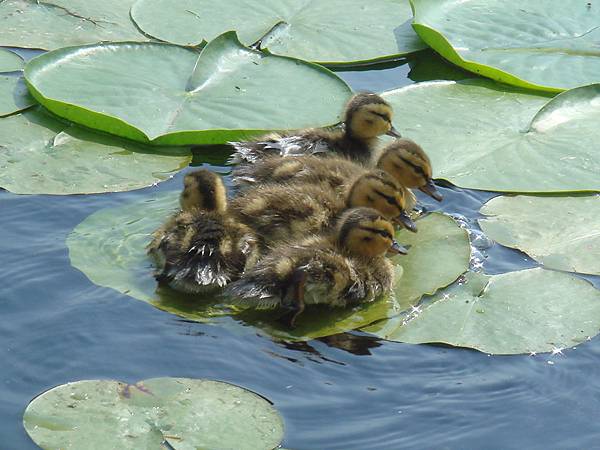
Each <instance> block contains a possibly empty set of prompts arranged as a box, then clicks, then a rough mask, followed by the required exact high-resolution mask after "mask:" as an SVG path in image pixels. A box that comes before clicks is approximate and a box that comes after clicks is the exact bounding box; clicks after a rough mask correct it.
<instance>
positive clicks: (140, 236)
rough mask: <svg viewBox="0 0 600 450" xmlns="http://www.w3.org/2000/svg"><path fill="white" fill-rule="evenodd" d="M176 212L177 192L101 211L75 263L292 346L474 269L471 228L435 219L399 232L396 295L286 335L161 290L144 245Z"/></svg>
mask: <svg viewBox="0 0 600 450" xmlns="http://www.w3.org/2000/svg"><path fill="white" fill-rule="evenodd" d="M177 208H178V193H177V192H172V193H168V194H166V195H162V196H158V197H157V198H155V199H152V200H143V201H140V202H137V203H130V204H127V205H124V206H119V207H116V208H106V209H103V210H100V211H98V212H95V213H94V214H92V215H90V216H89V217H88V218H86V219H85V220H84V221H83V222H82V223H80V224H79V225H78V226H77V227H76V228H75V229H74V230H73V232H72V233H71V234H70V235H69V237H68V238H67V247H68V248H69V256H70V258H71V264H72V265H73V266H74V267H76V268H77V269H79V270H81V271H82V272H83V273H84V274H86V276H87V277H88V278H89V279H90V280H91V281H92V282H94V283H95V284H97V285H100V286H105V287H109V288H112V289H115V290H117V291H119V292H122V293H124V294H127V295H129V296H131V297H133V298H136V299H138V300H142V301H145V302H148V303H150V304H152V305H154V306H156V307H157V308H159V309H162V310H165V311H169V312H172V313H174V314H177V315H179V316H182V317H185V318H188V319H191V320H197V321H203V322H204V321H208V320H211V319H213V318H215V317H219V316H223V315H225V314H235V315H236V317H237V318H239V319H242V320H244V321H246V322H249V323H251V324H253V325H256V326H257V327H259V328H261V329H263V330H264V331H266V332H267V333H269V334H271V335H273V336H277V337H280V338H285V339H293V340H308V339H314V338H316V337H321V336H328V335H331V334H336V333H340V332H343V331H348V330H352V329H355V328H359V327H362V326H365V325H367V324H370V323H372V322H374V321H376V320H379V319H382V318H385V317H390V316H393V315H396V314H398V313H399V312H400V311H402V310H404V309H406V308H409V307H410V306H411V305H413V304H415V303H416V302H418V300H419V299H420V298H421V296H422V295H424V294H432V293H434V292H435V291H436V290H437V289H439V288H441V287H444V286H447V285H448V284H450V283H452V282H453V281H454V280H455V279H456V278H458V277H459V276H460V274H462V273H463V272H464V271H465V270H467V268H468V265H469V255H470V247H469V240H468V237H467V234H466V232H465V230H463V229H461V228H459V227H458V225H457V224H456V223H455V222H454V221H453V220H452V219H451V218H450V217H448V216H445V215H442V214H431V215H429V216H427V217H425V218H423V219H421V220H419V232H418V233H417V234H414V233H409V232H407V231H401V232H400V233H399V235H398V239H400V240H401V241H402V242H403V243H406V244H411V245H412V246H413V247H412V248H411V250H410V253H409V255H407V256H404V257H397V258H395V259H394V262H396V263H399V264H402V266H400V267H399V269H398V270H399V272H398V273H399V276H398V279H399V283H398V285H397V288H396V292H395V297H393V298H389V299H382V300H381V301H378V302H375V303H372V304H369V305H365V306H362V307H358V308H355V309H346V310H345V309H335V310H331V309H326V308H318V307H317V308H312V309H311V310H309V309H307V311H305V312H304V313H303V314H302V315H301V316H300V317H299V319H298V322H297V325H298V326H297V327H296V329H294V330H287V329H283V328H281V327H279V326H277V322H276V320H275V318H276V316H277V313H274V314H270V313H268V312H265V311H259V312H256V311H252V310H247V311H241V312H240V311H236V310H232V309H231V308H230V307H229V306H228V304H227V299H226V298H222V297H217V298H215V296H212V297H209V298H203V299H201V298H198V297H194V296H188V295H184V294H180V293H177V292H174V291H170V290H168V289H162V290H158V291H157V284H156V281H155V280H154V277H153V276H152V272H153V268H152V263H151V261H150V259H149V258H148V256H147V255H146V245H147V244H148V243H149V242H150V239H151V237H150V235H151V233H152V232H153V231H154V230H155V229H156V228H158V227H159V226H160V224H162V223H163V222H164V221H165V220H166V219H167V217H168V216H169V215H170V214H172V213H173V212H174V211H176V210H177ZM402 267H403V268H404V270H402ZM403 271H404V273H405V275H404V276H402V272H403ZM270 319H273V320H270Z"/></svg>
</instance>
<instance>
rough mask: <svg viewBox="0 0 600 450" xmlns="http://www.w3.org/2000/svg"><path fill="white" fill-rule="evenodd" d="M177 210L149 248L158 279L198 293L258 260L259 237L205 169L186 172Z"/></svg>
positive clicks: (217, 285) (235, 275) (219, 284)
mask: <svg viewBox="0 0 600 450" xmlns="http://www.w3.org/2000/svg"><path fill="white" fill-rule="evenodd" d="M180 204H181V211H180V212H178V213H176V214H175V215H173V216H172V217H171V218H170V219H169V220H168V221H167V222H166V223H165V224H164V225H163V226H162V227H160V228H159V229H158V230H156V231H155V232H154V233H153V238H152V242H150V244H149V245H148V248H147V250H148V253H149V254H150V256H152V257H153V258H154V260H155V261H156V264H157V270H156V273H155V276H156V279H157V280H158V281H159V282H160V283H165V284H167V285H169V286H170V287H171V288H173V289H175V290H178V291H181V292H186V293H194V294H195V293H202V292H207V291H210V290H212V289H216V288H220V287H223V286H225V285H226V284H227V283H228V282H230V281H232V280H235V279H238V278H239V277H240V275H241V274H242V272H243V271H244V270H246V269H247V268H248V267H250V266H252V265H253V264H254V263H255V262H256V260H257V259H258V248H257V238H256V236H255V234H254V232H253V231H252V230H251V229H250V228H249V227H248V226H246V225H245V224H243V223H241V222H239V221H238V220H237V219H236V218H235V216H233V215H232V214H230V213H229V211H228V205H227V196H226V190H225V186H224V185H223V181H222V180H221V177H220V176H219V175H217V174H215V173H213V172H210V171H208V170H204V169H202V170H198V171H195V172H191V173H188V174H187V175H186V176H185V178H184V189H183V192H182V194H181V197H180Z"/></svg>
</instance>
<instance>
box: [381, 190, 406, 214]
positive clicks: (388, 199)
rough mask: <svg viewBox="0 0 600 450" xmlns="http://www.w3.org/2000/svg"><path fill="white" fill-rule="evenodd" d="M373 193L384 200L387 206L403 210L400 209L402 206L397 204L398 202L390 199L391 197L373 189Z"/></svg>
mask: <svg viewBox="0 0 600 450" xmlns="http://www.w3.org/2000/svg"><path fill="white" fill-rule="evenodd" d="M375 193H376V194H377V195H379V196H380V197H382V198H384V199H385V201H386V202H388V204H390V205H392V206H395V207H396V208H398V209H399V210H400V211H402V210H403V209H404V208H403V207H402V205H401V204H400V203H398V200H397V199H396V197H392V196H391V195H386V194H384V193H383V192H381V191H379V190H377V189H375Z"/></svg>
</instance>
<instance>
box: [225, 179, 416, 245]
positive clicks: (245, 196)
mask: <svg viewBox="0 0 600 450" xmlns="http://www.w3.org/2000/svg"><path fill="white" fill-rule="evenodd" d="M404 204H405V198H404V191H403V190H402V189H401V187H400V186H399V185H398V183H396V181H395V180H394V179H393V178H392V177H391V176H389V175H388V174H387V173H385V172H383V171H380V170H371V171H365V173H363V174H362V175H361V176H359V177H358V178H355V180H354V182H353V183H352V184H351V185H349V186H347V187H346V188H345V190H344V194H343V195H340V193H339V192H336V191H335V190H333V189H331V188H330V186H329V185H328V184H326V183H317V182H315V183H283V184H265V185H259V186H257V187H256V188H254V189H250V190H247V191H245V192H243V193H242V194H240V195H239V196H238V197H236V198H235V199H233V200H232V201H231V204H230V208H229V210H230V211H231V212H232V214H235V215H236V217H237V218H238V219H239V221H240V222H242V223H244V224H246V225H248V226H249V227H250V228H251V229H252V230H254V231H255V232H256V234H257V236H259V237H260V239H261V247H262V248H266V247H269V246H271V245H273V244H274V243H277V242H279V241H285V240H289V239H293V238H300V237H302V236H306V235H307V234H310V233H319V232H321V231H323V230H325V229H328V228H330V227H332V226H333V225H334V223H335V221H336V219H337V216H338V215H339V214H340V213H341V212H342V211H343V210H344V209H346V208H352V207H357V206H368V207H372V208H374V209H376V210H377V211H379V212H380V214H382V215H383V216H384V217H386V218H389V219H392V220H395V221H398V223H401V224H403V226H405V227H407V228H408V229H411V230H413V231H415V230H416V226H415V224H414V222H413V221H412V220H411V219H410V217H409V216H408V215H407V214H406V212H405V206H404Z"/></svg>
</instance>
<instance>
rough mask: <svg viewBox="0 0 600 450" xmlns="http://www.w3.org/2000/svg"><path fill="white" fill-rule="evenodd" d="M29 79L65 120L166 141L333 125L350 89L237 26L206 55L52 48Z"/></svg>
mask: <svg viewBox="0 0 600 450" xmlns="http://www.w3.org/2000/svg"><path fill="white" fill-rule="evenodd" d="M123 67H127V70H123ZM25 77H26V79H27V82H28V84H29V86H30V89H31V90H32V94H33V95H34V97H36V99H37V100H38V101H39V102H40V103H42V104H43V105H44V106H46V107H47V108H48V109H49V110H51V111H52V112H54V113H56V114H57V115H59V116H62V117H65V118H67V119H69V120H73V121H74V122H77V123H81V124H83V125H86V126H89V127H91V128H96V129H99V130H102V131H106V132H109V133H112V134H116V135H119V136H124V137H127V138H131V139H134V140H138V141H142V142H148V141H152V143H155V144H168V145H171V144H174V145H182V144H223V143H226V142H227V141H230V140H235V139H239V138H242V137H244V136H247V135H249V134H258V133H264V132H265V131H267V130H275V129H288V128H304V127H311V126H324V125H331V124H333V123H336V122H337V121H339V115H340V113H341V111H342V109H343V107H344V103H345V102H346V101H347V99H348V97H349V96H350V95H351V91H350V88H349V87H348V86H347V85H346V84H345V83H344V82H343V81H342V80H341V79H340V78H338V77H337V76H336V75H335V74H333V73H332V72H330V71H328V70H327V69H324V68H323V67H321V66H317V65H315V64H310V63H307V62H304V61H298V60H295V59H291V58H286V57H281V56H272V55H268V54H265V53H262V52H259V51H255V50H250V49H248V48H246V47H244V46H242V44H240V43H239V41H238V40H237V38H236V36H235V34H234V33H232V32H230V33H225V34H223V35H221V36H219V37H218V38H216V39H215V40H214V41H212V42H210V43H209V44H208V45H207V46H206V47H204V49H203V50H202V51H201V53H198V52H196V51H195V50H192V49H187V48H183V47H178V46H175V45H169V44H153V43H145V44H135V43H117V44H102V45H94V46H88V47H80V48H67V49H61V50H56V51H54V52H50V53H47V54H44V55H41V56H39V57H37V58H35V59H33V60H32V61H31V62H30V63H29V64H28V65H27V66H26V68H25ZM298 99H301V101H299V100H298Z"/></svg>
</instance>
